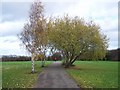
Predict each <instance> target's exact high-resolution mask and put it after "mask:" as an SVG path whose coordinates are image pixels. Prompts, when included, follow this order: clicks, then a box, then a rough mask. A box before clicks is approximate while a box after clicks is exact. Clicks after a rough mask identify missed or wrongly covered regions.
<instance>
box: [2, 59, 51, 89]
mask: <svg viewBox="0 0 120 90" xmlns="http://www.w3.org/2000/svg"><path fill="white" fill-rule="evenodd" d="M50 63H52V62H50V61H47V62H46V66H47V65H48V64H50ZM40 64H41V63H40V61H36V62H35V72H36V73H35V74H32V73H31V62H30V61H28V62H2V87H3V88H30V87H32V85H33V84H34V83H35V82H36V80H37V78H38V74H39V73H40V71H41V70H42V68H40Z"/></svg>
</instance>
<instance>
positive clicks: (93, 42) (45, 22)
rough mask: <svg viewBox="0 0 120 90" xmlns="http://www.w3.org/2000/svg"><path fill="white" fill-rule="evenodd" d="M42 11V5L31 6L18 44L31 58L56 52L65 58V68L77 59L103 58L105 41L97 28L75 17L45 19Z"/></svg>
mask: <svg viewBox="0 0 120 90" xmlns="http://www.w3.org/2000/svg"><path fill="white" fill-rule="evenodd" d="M43 11H44V8H43V6H42V4H41V2H35V3H33V4H32V6H31V9H30V15H29V22H28V23H27V24H25V26H24V29H23V31H22V32H21V34H20V37H21V38H20V40H21V41H22V43H23V44H24V45H25V46H26V49H27V50H28V51H29V52H31V53H32V55H34V53H38V54H44V55H45V53H46V52H47V49H51V51H53V52H54V51H55V50H56V51H59V52H61V54H63V56H64V57H65V59H64V63H63V64H64V65H65V67H69V66H71V65H72V64H73V63H74V62H75V60H76V59H78V57H88V58H91V59H96V60H97V59H102V58H104V57H105V54H106V50H107V47H108V39H107V37H106V35H104V34H102V33H101V28H100V27H99V25H97V24H95V23H94V22H92V21H91V22H85V20H84V19H82V18H79V17H77V16H76V17H74V18H71V17H69V16H68V15H66V16H64V17H62V18H59V17H56V18H53V17H51V18H45V15H44V13H43ZM33 59H34V58H33Z"/></svg>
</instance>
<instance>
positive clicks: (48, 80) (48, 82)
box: [33, 61, 79, 88]
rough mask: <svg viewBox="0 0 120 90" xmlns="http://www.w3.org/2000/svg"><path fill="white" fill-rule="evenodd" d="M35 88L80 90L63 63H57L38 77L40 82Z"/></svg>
mask: <svg viewBox="0 0 120 90" xmlns="http://www.w3.org/2000/svg"><path fill="white" fill-rule="evenodd" d="M33 88H79V87H78V86H77V84H76V82H75V81H74V80H73V79H71V78H70V77H69V76H68V74H67V73H66V72H65V70H64V68H63V67H62V66H61V62H59V61H56V62H54V63H53V64H51V65H49V66H48V67H46V68H45V69H44V70H43V71H42V72H41V73H40V74H39V77H38V82H37V83H36V84H35V85H34V87H33Z"/></svg>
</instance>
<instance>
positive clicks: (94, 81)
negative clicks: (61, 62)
mask: <svg viewBox="0 0 120 90" xmlns="http://www.w3.org/2000/svg"><path fill="white" fill-rule="evenodd" d="M119 64H120V62H119ZM75 65H76V66H74V67H71V68H69V69H66V71H67V72H68V73H69V74H70V76H71V77H73V78H74V79H75V80H76V82H77V83H78V84H79V85H80V87H81V88H118V62H110V61H76V62H75ZM119 77H120V76H119ZM119 85H120V83H119Z"/></svg>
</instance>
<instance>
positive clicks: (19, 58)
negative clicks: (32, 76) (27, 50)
mask: <svg viewBox="0 0 120 90" xmlns="http://www.w3.org/2000/svg"><path fill="white" fill-rule="evenodd" d="M30 60H31V57H28V56H11V55H10V56H6V55H4V56H2V61H3V62H4V61H30Z"/></svg>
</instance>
